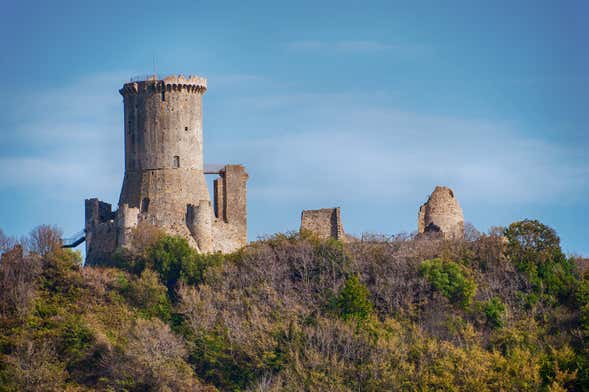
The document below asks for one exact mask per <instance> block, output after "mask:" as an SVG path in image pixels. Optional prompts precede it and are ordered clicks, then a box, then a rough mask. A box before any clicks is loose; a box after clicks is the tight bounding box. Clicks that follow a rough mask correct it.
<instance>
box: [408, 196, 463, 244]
mask: <svg viewBox="0 0 589 392" xmlns="http://www.w3.org/2000/svg"><path fill="white" fill-rule="evenodd" d="M417 231H418V233H420V234H423V233H436V232H439V233H442V235H443V236H444V238H448V239H459V238H463V237H464V215H463V213H462V208H460V205H459V204H458V200H456V197H455V196H454V192H453V191H452V189H450V188H448V187H445V186H436V188H435V189H434V192H433V193H432V194H431V195H430V197H429V198H428V200H427V202H426V203H425V204H423V205H422V206H421V207H420V208H419V213H418V217H417Z"/></svg>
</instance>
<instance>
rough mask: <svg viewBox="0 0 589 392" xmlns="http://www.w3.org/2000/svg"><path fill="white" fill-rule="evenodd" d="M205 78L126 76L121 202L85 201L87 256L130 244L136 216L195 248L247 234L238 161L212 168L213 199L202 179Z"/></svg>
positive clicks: (234, 244)
mask: <svg viewBox="0 0 589 392" xmlns="http://www.w3.org/2000/svg"><path fill="white" fill-rule="evenodd" d="M206 89H207V81H206V79H204V78H201V77H198V76H190V77H187V78H185V77H183V76H181V75H180V76H170V77H167V78H165V79H161V80H160V79H157V78H156V77H155V76H154V77H150V78H148V79H146V80H142V81H137V82H130V83H126V84H125V85H124V86H123V88H122V89H121V90H119V92H120V93H121V95H122V96H123V104H124V114H125V115H124V121H125V124H124V129H125V177H124V180H123V187H122V190H121V195H120V198H119V209H118V211H116V212H111V207H110V205H108V204H107V203H103V202H99V201H98V200H97V199H90V200H87V201H86V248H87V261H88V262H90V263H92V262H99V261H100V260H99V259H103V258H105V257H108V255H109V254H110V253H112V251H113V250H114V249H117V248H121V247H128V246H129V245H130V234H131V232H132V230H133V228H135V227H136V226H137V225H138V224H139V223H140V222H145V223H148V224H150V225H153V226H156V227H158V228H160V229H162V230H163V231H165V232H167V233H169V234H173V235H179V236H182V237H184V238H186V239H187V240H188V241H189V243H190V244H191V245H192V246H193V247H194V248H196V249H198V250H199V251H201V252H206V253H208V252H214V251H223V252H229V251H232V250H235V249H237V248H239V247H241V246H243V245H245V243H246V241H247V218H246V217H247V215H246V181H247V178H248V176H247V174H246V172H245V169H244V168H243V166H241V165H226V166H224V167H222V168H220V169H217V170H215V171H214V173H217V174H219V178H218V179H216V180H215V192H214V194H215V198H214V205H212V204H211V199H210V196H209V190H208V188H207V184H206V180H205V169H204V161H203V126H202V124H203V121H202V117H203V116H202V98H203V95H204V93H205V91H206Z"/></svg>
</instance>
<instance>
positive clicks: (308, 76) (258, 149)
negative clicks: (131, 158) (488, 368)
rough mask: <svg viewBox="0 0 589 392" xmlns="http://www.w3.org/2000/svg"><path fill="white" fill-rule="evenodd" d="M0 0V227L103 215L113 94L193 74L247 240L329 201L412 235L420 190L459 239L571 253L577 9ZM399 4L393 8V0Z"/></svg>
mask: <svg viewBox="0 0 589 392" xmlns="http://www.w3.org/2000/svg"><path fill="white" fill-rule="evenodd" d="M283 3H286V2H276V1H273V2H220V1H216V2H213V1H211V2H196V1H190V2H173V1H170V2H161V1H160V2H149V1H141V2H134V1H125V2H120V1H101V2H80V1H52V2H41V1H37V2H31V1H18V2H16V1H12V2H4V3H3V5H2V12H1V13H0V37H2V38H0V44H1V49H2V55H1V56H0V72H1V73H2V82H3V86H2V89H0V105H1V107H2V111H1V112H0V168H1V169H0V228H2V229H3V230H4V231H5V232H6V233H8V234H11V235H17V236H18V235H23V234H25V233H27V232H28V231H29V230H30V229H31V228H32V227H34V226H36V225H38V224H41V223H52V224H57V225H59V226H60V227H62V228H63V230H64V232H65V233H66V234H68V233H74V232H77V231H78V230H80V229H81V228H82V226H83V215H84V211H83V206H84V203H83V201H84V198H89V197H94V196H97V197H99V198H101V199H103V200H106V201H110V202H112V203H113V204H116V202H117V200H118V194H119V191H120V186H121V183H122V178H123V121H122V114H123V112H122V99H121V97H120V95H119V94H118V92H117V91H118V89H119V88H120V86H121V85H122V84H123V83H124V82H126V81H127V80H128V79H129V77H131V76H133V75H138V74H148V73H152V72H153V69H154V66H153V63H154V61H153V60H154V58H155V69H156V71H157V72H158V73H159V74H172V73H185V74H199V75H202V76H205V77H207V78H208V80H209V90H208V92H207V94H206V95H205V99H204V116H205V118H204V129H205V161H206V162H210V163H243V164H245V165H246V166H247V169H248V171H249V173H250V182H249V189H248V191H249V194H248V197H249V237H250V239H252V240H253V239H256V238H257V237H258V236H262V235H265V234H270V233H274V232H277V231H287V230H296V229H297V228H298V225H299V220H300V212H301V210H302V209H311V208H321V207H330V206H341V207H342V218H343V221H344V225H345V229H346V231H348V232H350V233H352V234H360V233H362V232H378V233H388V234H392V233H397V232H402V231H406V232H410V231H413V230H415V229H416V217H417V210H418V207H419V205H420V204H421V203H423V202H424V201H425V199H426V198H427V195H428V194H429V193H430V192H431V191H432V190H433V189H434V187H435V186H436V185H438V184H439V185H447V186H450V187H452V188H453V189H454V191H455V193H456V195H457V197H458V199H459V201H460V203H461V205H462V207H463V209H464V213H465V218H466V220H467V221H469V222H471V223H473V224H474V225H475V226H476V227H477V228H478V229H479V230H482V231H486V230H487V229H488V228H489V227H490V226H497V225H507V224H509V223H511V222H513V221H516V220H519V219H523V218H536V219H539V220H541V221H542V222H544V223H547V224H549V225H551V226H552V227H554V228H555V229H556V230H557V231H558V233H559V235H560V236H561V239H562V242H563V245H564V248H565V250H566V251H567V252H575V253H578V254H584V255H589V241H588V237H589V225H587V219H588V218H589V208H588V204H589V202H588V201H587V200H588V198H587V195H588V193H589V159H587V153H586V152H587V150H588V148H589V136H588V129H587V124H588V123H589V121H588V120H589V111H588V110H587V107H588V103H589V74H588V70H589V51H588V50H587V44H586V37H588V36H589V27H588V24H587V23H586V17H587V15H589V3H588V2H586V1H567V2H562V1H550V2H548V1H517V2H513V1H493V2H487V1H445V2H440V1H412V2H394V1H385V2H344V1H337V2H319V1H309V2H306V1H297V2H290V4H283ZM409 3H410V5H409Z"/></svg>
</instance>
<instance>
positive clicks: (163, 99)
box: [162, 90, 166, 102]
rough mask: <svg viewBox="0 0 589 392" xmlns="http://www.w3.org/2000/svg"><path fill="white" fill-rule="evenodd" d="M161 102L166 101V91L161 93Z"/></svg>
mask: <svg viewBox="0 0 589 392" xmlns="http://www.w3.org/2000/svg"><path fill="white" fill-rule="evenodd" d="M162 101H164V102H165V101H166V90H163V91H162Z"/></svg>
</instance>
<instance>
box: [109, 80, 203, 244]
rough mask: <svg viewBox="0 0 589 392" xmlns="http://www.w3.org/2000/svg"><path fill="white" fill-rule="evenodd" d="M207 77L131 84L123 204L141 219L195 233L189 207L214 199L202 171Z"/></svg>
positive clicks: (175, 231) (182, 232) (123, 91)
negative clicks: (188, 210)
mask: <svg viewBox="0 0 589 392" xmlns="http://www.w3.org/2000/svg"><path fill="white" fill-rule="evenodd" d="M206 89H207V82H206V79H204V78H201V77H196V76H190V77H188V78H185V77H183V76H181V75H180V76H171V77H167V78H165V79H163V80H160V79H157V78H156V77H155V76H154V77H151V78H148V79H147V80H143V81H138V82H131V83H126V84H125V85H124V86H123V88H122V89H121V90H120V93H121V95H122V96H123V101H124V108H125V179H124V181H123V188H122V190H121V196H120V199H119V207H121V206H123V205H125V204H126V205H127V206H128V207H130V208H138V209H139V220H140V221H145V222H148V223H150V224H153V225H156V226H158V227H161V228H163V229H165V230H167V231H169V232H171V233H173V234H178V235H184V236H186V237H189V236H190V232H189V229H188V228H187V226H186V220H187V218H186V217H187V206H189V205H199V203H200V201H201V200H207V201H208V200H210V197H209V193H208V189H207V186H206V182H205V177H204V172H203V132H202V97H203V94H204V93H205V91H206Z"/></svg>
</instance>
